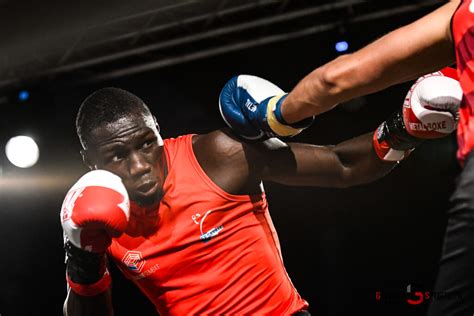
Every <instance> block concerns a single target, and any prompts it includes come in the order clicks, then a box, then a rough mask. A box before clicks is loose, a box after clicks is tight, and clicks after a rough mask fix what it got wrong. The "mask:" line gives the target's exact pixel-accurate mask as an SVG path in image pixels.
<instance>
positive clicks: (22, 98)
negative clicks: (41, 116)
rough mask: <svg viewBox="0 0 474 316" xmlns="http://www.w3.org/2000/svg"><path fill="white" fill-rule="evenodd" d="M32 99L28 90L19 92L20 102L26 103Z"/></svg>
mask: <svg viewBox="0 0 474 316" xmlns="http://www.w3.org/2000/svg"><path fill="white" fill-rule="evenodd" d="M29 97H30V93H29V92H28V91H27V90H21V91H20V92H18V100H20V101H26V100H28V99H29Z"/></svg>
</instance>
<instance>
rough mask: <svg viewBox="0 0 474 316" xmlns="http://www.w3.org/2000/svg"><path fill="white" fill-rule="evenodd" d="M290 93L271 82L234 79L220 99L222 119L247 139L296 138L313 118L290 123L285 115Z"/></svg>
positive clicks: (253, 77)
mask: <svg viewBox="0 0 474 316" xmlns="http://www.w3.org/2000/svg"><path fill="white" fill-rule="evenodd" d="M285 97H286V93H285V92H284V91H283V90H282V89H280V88H279V87H277V86H276V85H274V84H273V83H271V82H270V81H268V80H265V79H262V78H259V77H256V76H250V75H239V76H235V77H233V78H232V79H230V80H229V81H228V82H227V83H226V84H225V86H224V87H223V88H222V91H221V94H220V96H219V109H220V112H221V115H222V118H223V119H224V121H225V122H226V124H227V125H228V126H229V127H230V128H232V130H233V131H234V132H236V133H237V134H238V135H240V136H242V137H243V138H246V139H251V140H256V139H261V138H265V137H277V136H294V135H297V134H299V133H300V132H301V131H302V130H303V129H305V128H307V127H308V126H309V125H311V123H312V122H313V118H308V119H305V120H303V121H301V122H298V123H296V124H287V123H286V122H285V120H284V119H283V117H282V115H281V104H282V102H283V100H284V99H285Z"/></svg>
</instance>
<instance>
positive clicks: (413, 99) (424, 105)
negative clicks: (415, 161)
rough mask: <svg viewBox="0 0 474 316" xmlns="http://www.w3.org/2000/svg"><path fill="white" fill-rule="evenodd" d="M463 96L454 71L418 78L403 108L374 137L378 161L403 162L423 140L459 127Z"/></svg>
mask: <svg viewBox="0 0 474 316" xmlns="http://www.w3.org/2000/svg"><path fill="white" fill-rule="evenodd" d="M462 95H463V93H462V88H461V85H460V84H459V81H458V80H457V74H456V71H455V70H454V69H452V68H449V67H447V68H444V69H442V70H440V71H437V72H434V73H431V74H428V75H425V76H422V77H420V78H418V80H417V81H416V82H415V83H414V84H413V85H412V87H411V88H410V90H409V91H408V94H407V96H406V97H405V101H404V103H403V107H402V109H401V110H399V111H396V112H395V113H394V114H393V115H392V116H391V117H390V118H389V119H387V120H386V121H385V122H383V123H382V124H381V125H380V126H379V128H378V129H377V131H376V132H375V134H374V148H375V151H376V153H377V155H378V156H379V158H380V159H382V160H386V161H399V160H402V159H403V158H405V157H407V155H408V154H409V153H410V152H411V151H412V150H413V149H414V148H415V147H416V146H417V145H418V144H419V143H421V142H422V141H423V140H425V139H434V138H441V137H444V136H447V135H449V134H450V133H452V132H453V131H454V130H455V129H456V128H457V122H458V117H459V107H460V105H461V100H462Z"/></svg>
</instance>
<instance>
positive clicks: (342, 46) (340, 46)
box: [336, 41, 349, 53]
mask: <svg viewBox="0 0 474 316" xmlns="http://www.w3.org/2000/svg"><path fill="white" fill-rule="evenodd" d="M348 49H349V43H347V42H346V41H340V42H337V43H336V51H337V52H339V53H342V52H345V51H346V50H348Z"/></svg>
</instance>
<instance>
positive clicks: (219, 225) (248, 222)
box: [108, 135, 308, 315]
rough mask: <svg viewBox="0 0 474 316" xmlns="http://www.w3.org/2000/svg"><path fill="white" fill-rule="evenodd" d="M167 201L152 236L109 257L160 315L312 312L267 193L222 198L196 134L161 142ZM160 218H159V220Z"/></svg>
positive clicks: (125, 239)
mask: <svg viewBox="0 0 474 316" xmlns="http://www.w3.org/2000/svg"><path fill="white" fill-rule="evenodd" d="M164 149H165V152H166V157H167V162H168V176H167V178H166V181H165V183H164V192H165V193H164V196H163V198H162V200H161V203H160V205H159V208H158V210H157V212H158V213H157V214H158V217H156V216H154V215H151V216H149V217H146V215H145V216H144V217H143V218H147V219H146V221H148V222H149V223H152V226H155V227H156V230H155V229H154V230H153V231H155V232H153V233H151V234H150V235H149V236H147V237H140V236H138V237H132V236H131V235H133V234H131V235H129V234H123V235H122V236H121V237H120V238H118V239H114V240H113V241H112V244H111V246H110V248H109V250H108V254H109V257H112V258H113V259H114V261H115V262H116V263H117V265H118V267H119V269H120V270H121V271H122V272H123V273H124V274H125V276H126V277H127V278H129V279H131V280H132V281H133V282H134V283H135V284H136V285H138V287H139V288H140V289H141V290H142V292H143V293H144V294H145V295H146V296H147V297H148V298H149V299H150V300H151V301H152V302H153V303H154V304H155V306H156V308H157V310H158V312H159V313H160V314H161V315H191V314H193V315H195V314H208V315H209V314H233V315H236V314H240V315H242V314H260V315H262V314H273V315H289V314H292V313H294V312H296V311H298V310H301V309H305V308H307V307H308V303H307V302H306V301H305V300H303V299H302V298H301V297H300V295H299V294H298V292H297V291H296V289H295V288H294V286H293V284H292V283H291V280H290V278H289V277H288V275H287V273H286V271H285V268H284V266H283V261H282V258H281V253H280V245H279V241H278V237H277V234H276V232H275V228H274V227H273V224H272V221H271V218H270V215H269V212H268V207H267V201H266V198H265V194H264V193H262V194H260V195H256V196H248V195H232V194H228V193H226V192H224V191H223V190H222V189H221V188H219V187H218V186H217V185H216V184H214V183H213V182H212V181H211V179H210V178H209V177H207V175H206V174H205V173H204V171H203V170H202V169H201V167H200V165H199V163H198V161H197V159H196V157H195V155H194V153H193V148H192V135H186V136H181V137H178V138H176V139H167V140H165V142H164ZM155 215H156V213H155Z"/></svg>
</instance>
